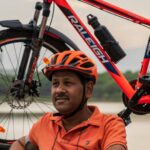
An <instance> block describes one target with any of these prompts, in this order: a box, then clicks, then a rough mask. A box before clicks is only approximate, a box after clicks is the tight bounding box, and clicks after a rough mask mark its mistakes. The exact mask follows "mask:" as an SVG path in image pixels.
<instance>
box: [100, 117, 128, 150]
mask: <svg viewBox="0 0 150 150" xmlns="http://www.w3.org/2000/svg"><path fill="white" fill-rule="evenodd" d="M116 144H119V145H122V146H124V147H125V149H126V150H127V142H126V130H125V125H124V122H123V120H122V119H121V118H120V117H118V116H113V115H109V116H107V117H105V119H104V136H103V141H102V150H107V149H108V148H109V147H110V146H112V145H116Z"/></svg>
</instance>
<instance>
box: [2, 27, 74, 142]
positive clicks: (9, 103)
mask: <svg viewBox="0 0 150 150" xmlns="http://www.w3.org/2000/svg"><path fill="white" fill-rule="evenodd" d="M31 38H32V31H27V30H13V29H7V30H3V31H0V99H1V101H0V125H2V126H3V127H5V128H6V127H7V130H6V132H5V133H0V143H6V144H7V143H8V144H9V143H10V142H11V141H14V140H15V139H17V138H19V137H20V136H23V135H25V134H26V133H27V132H28V130H27V131H26V130H24V129H22V130H24V131H20V130H21V128H20V127H19V128H18V127H15V125H16V122H17V119H18V118H17V117H20V118H21V116H22V118H23V120H22V121H23V122H25V121H26V125H28V124H29V128H30V127H31V126H32V125H30V121H31V120H29V119H31V118H29V117H30V115H32V117H33V116H34V115H35V116H38V117H37V119H38V118H39V116H40V115H41V114H43V113H45V111H43V110H42V109H44V110H45V108H42V109H41V107H43V106H38V105H42V103H43V104H44V103H46V107H47V105H48V103H47V102H44V101H43V99H44V98H45V97H44V98H43V97H42V96H43V95H45V93H43V94H42V93H41V97H42V98H43V99H42V100H41V99H40V98H38V97H34V99H33V96H32V97H31V99H30V100H28V101H29V102H28V101H27V104H26V105H25V104H23V103H25V102H24V101H25V100H23V101H22V102H17V101H16V102H14V101H15V99H13V98H12V97H13V96H12V95H11V94H10V87H11V83H12V80H14V79H15V78H16V76H17V69H18V68H17V67H18V66H19V64H20V60H21V59H20V58H21V56H22V51H23V48H22V47H23V46H24V45H25V44H27V43H28V42H31ZM42 46H43V48H42V50H41V53H42V54H41V55H40V57H39V60H38V64H37V67H38V66H39V67H40V68H39V69H41V63H42V60H41V58H43V57H44V54H46V57H49V56H51V54H53V53H56V52H59V51H64V50H70V49H76V47H75V46H74V45H73V44H72V43H65V42H64V41H63V40H61V38H54V37H53V36H44V40H43V45H42ZM13 47H14V52H13V50H12V48H13ZM19 48H20V49H19ZM18 49H19V51H17V50H18ZM43 53H44V54H43ZM47 53H49V55H48V54H47ZM15 58H16V59H15ZM8 61H9V62H8ZM39 61H40V62H39ZM39 63H40V64H39ZM10 68H11V69H10ZM36 71H37V72H38V71H39V70H38V69H36ZM35 73H36V72H35ZM38 74H39V76H40V79H41V80H42V79H43V78H44V77H42V74H41V73H38ZM34 77H35V76H34ZM35 78H37V77H35ZM43 82H44V83H43V84H45V85H46V87H44V86H42V87H41V89H40V91H41V92H42V91H44V92H45V91H46V90H47V89H46V88H47V87H48V85H49V82H46V80H45V79H44V80H43ZM47 84H48V85H47ZM46 96H47V92H46ZM25 98H26V97H25ZM27 98H28V97H27ZM27 98H26V99H27ZM46 99H47V98H46ZM33 104H34V105H35V104H36V105H37V104H38V105H37V108H38V109H39V108H40V109H41V111H42V112H38V113H37V112H36V114H35V113H34V112H31V111H32V110H31V108H30V107H31V105H33ZM34 107H35V106H34ZM3 108H5V111H4V109H3ZM6 109H8V110H6ZM48 109H49V108H48ZM46 111H48V110H47V109H46ZM35 116H34V117H35ZM15 117H16V118H15ZM14 119H16V120H14ZM37 119H35V120H37ZM35 120H34V121H33V122H35ZM6 123H7V125H6ZM10 124H11V125H12V126H13V127H11V129H10ZM17 124H19V123H18V122H17ZM32 124H33V123H32ZM17 126H18V125H17ZM24 126H25V124H24V125H23V126H22V128H25V127H24ZM16 128H17V129H16ZM15 132H17V133H15ZM21 132H22V133H21ZM18 133H21V134H22V135H19V134H18ZM16 134H17V135H16Z"/></svg>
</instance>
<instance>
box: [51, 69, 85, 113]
mask: <svg viewBox="0 0 150 150" xmlns="http://www.w3.org/2000/svg"><path fill="white" fill-rule="evenodd" d="M51 95H52V101H53V104H54V106H55V108H56V109H57V110H58V111H59V112H60V113H61V114H68V113H70V112H72V111H74V110H75V109H77V107H78V106H79V104H80V103H81V101H82V96H83V85H82V84H81V81H80V79H79V77H78V76H77V75H76V74H75V73H74V72H72V71H56V72H55V73H54V74H53V76H52V87H51Z"/></svg>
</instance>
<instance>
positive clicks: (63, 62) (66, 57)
mask: <svg viewBox="0 0 150 150" xmlns="http://www.w3.org/2000/svg"><path fill="white" fill-rule="evenodd" d="M69 55H70V54H67V55H65V57H64V58H63V60H62V62H61V65H64V64H65V62H66V60H67V59H68V57H69Z"/></svg>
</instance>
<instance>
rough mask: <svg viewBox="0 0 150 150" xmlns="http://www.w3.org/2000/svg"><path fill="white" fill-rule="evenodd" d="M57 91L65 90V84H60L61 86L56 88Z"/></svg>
mask: <svg viewBox="0 0 150 150" xmlns="http://www.w3.org/2000/svg"><path fill="white" fill-rule="evenodd" d="M56 91H57V92H65V91H66V88H65V86H64V85H63V84H59V86H58V87H57V89H56Z"/></svg>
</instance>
